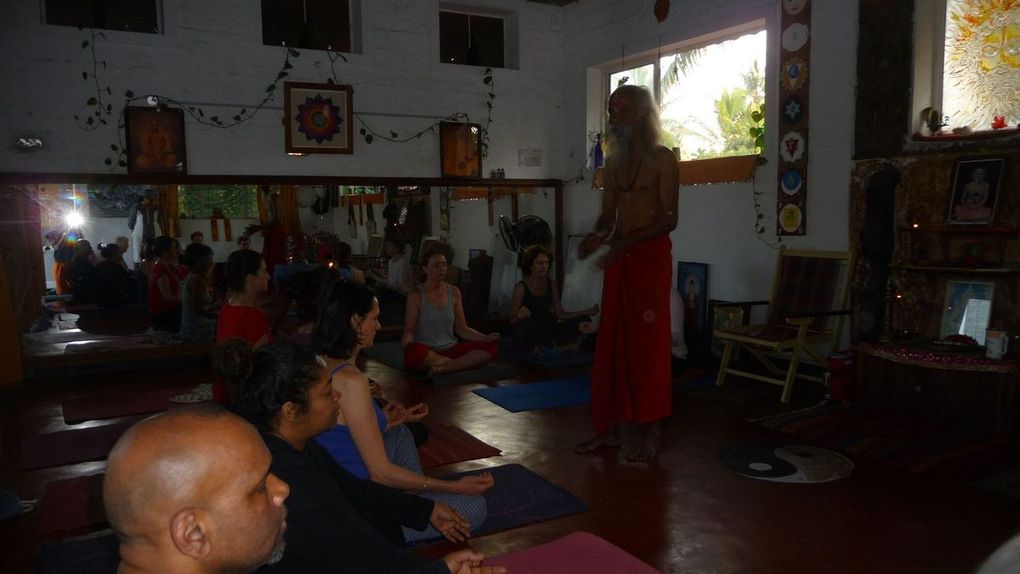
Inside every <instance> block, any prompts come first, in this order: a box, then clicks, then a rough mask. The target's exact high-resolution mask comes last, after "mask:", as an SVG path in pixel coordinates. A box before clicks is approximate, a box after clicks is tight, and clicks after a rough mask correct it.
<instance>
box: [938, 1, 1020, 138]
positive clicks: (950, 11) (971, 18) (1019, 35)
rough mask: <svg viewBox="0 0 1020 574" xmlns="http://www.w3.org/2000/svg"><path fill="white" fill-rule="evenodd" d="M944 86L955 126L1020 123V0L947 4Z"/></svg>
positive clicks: (944, 97) (944, 101)
mask: <svg viewBox="0 0 1020 574" xmlns="http://www.w3.org/2000/svg"><path fill="white" fill-rule="evenodd" d="M942 85H943V94H942V110H943V113H945V114H948V115H949V118H950V123H951V125H952V126H954V127H961V126H970V127H971V128H974V129H979V130H987V129H990V128H991V125H992V121H993V119H994V116H1004V117H1005V120H1006V122H1007V123H1008V124H1009V125H1016V123H1017V122H1018V121H1020V0H946V51H945V60H944V68H943V82H942Z"/></svg>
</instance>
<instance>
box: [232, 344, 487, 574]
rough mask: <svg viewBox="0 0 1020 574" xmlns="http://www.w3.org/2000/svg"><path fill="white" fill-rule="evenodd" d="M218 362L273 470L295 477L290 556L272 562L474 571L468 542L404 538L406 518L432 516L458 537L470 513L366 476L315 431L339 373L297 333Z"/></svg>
mask: <svg viewBox="0 0 1020 574" xmlns="http://www.w3.org/2000/svg"><path fill="white" fill-rule="evenodd" d="M214 363H216V364H217V366H218V367H219V369H220V371H221V373H222V374H223V375H224V376H226V377H228V378H230V379H231V381H232V384H233V385H234V386H235V388H236V389H237V390H238V392H237V393H236V396H235V397H234V400H233V402H232V403H231V409H232V410H233V411H234V412H236V413H238V414H240V415H241V416H243V417H245V418H247V419H248V420H249V421H250V422H251V423H252V424H253V425H255V427H256V428H257V429H259V431H260V432H261V433H262V438H263V440H264V441H265V443H266V446H267V447H268V448H269V452H270V454H271V455H272V457H273V461H272V463H271V466H270V468H269V471H270V472H272V473H273V474H275V475H276V476H277V477H279V478H280V479H281V480H283V481H284V482H286V483H287V484H288V485H289V487H290V495H289V496H288V498H287V534H286V541H287V545H286V549H285V550H284V554H283V559H282V560H280V562H278V563H277V564H275V565H271V566H267V567H265V568H264V570H260V571H264V572H271V573H276V572H295V573H302V574H303V573H315V572H336V573H340V572H343V573H348V572H415V573H422V574H424V573H436V574H439V573H442V574H447V573H448V572H462V571H464V572H466V571H468V570H461V568H462V567H463V566H465V562H467V561H468V560H472V561H477V560H480V559H481V558H482V557H481V556H479V555H477V554H475V553H473V552H470V551H459V552H454V553H453V554H449V555H447V556H445V557H444V558H443V560H442V561H433V562H430V561H428V560H426V559H424V558H419V557H417V556H414V555H412V554H410V553H408V552H406V551H404V550H402V549H400V548H399V546H400V545H402V544H404V538H403V534H402V531H401V526H407V527H410V528H413V529H418V530H423V529H425V528H426V527H428V526H429V525H430V524H431V527H432V528H435V529H436V530H438V531H439V532H441V533H443V536H445V537H446V538H447V539H449V540H450V541H452V542H463V541H464V540H465V538H467V536H468V535H469V530H468V524H467V521H466V520H465V519H464V517H462V516H460V515H459V514H458V513H457V512H456V511H454V510H453V509H451V508H450V507H449V506H447V505H445V504H443V503H442V502H438V501H433V500H428V499H425V498H422V497H419V496H414V495H411V494H406V493H403V492H400V491H398V490H394V489H392V488H389V487H386V486H383V485H381V484H377V483H374V482H372V481H368V480H362V479H359V478H357V477H355V476H354V475H352V474H351V473H349V472H347V471H346V470H344V468H343V467H341V466H340V465H338V464H337V463H336V462H335V461H334V460H333V459H332V457H330V455H329V453H327V452H326V451H325V449H323V448H322V446H320V445H319V444H318V443H317V442H315V441H314V440H312V439H313V438H314V437H315V436H316V435H318V434H319V433H321V432H323V431H325V430H327V429H329V428H330V427H331V426H333V425H334V424H335V421H336V417H337V413H338V412H339V406H338V405H337V398H338V394H337V391H336V390H334V388H333V385H332V378H333V377H332V375H330V371H329V370H328V369H326V368H325V367H324V366H323V362H322V361H321V359H318V358H317V357H316V355H315V354H314V353H313V352H312V351H311V350H310V349H308V348H307V347H302V346H300V345H297V344H294V343H293V342H290V341H280V342H277V343H273V344H271V345H267V346H263V347H262V348H260V349H259V350H257V351H255V352H254V353H252V352H251V350H250V349H249V348H248V346H247V345H245V344H243V343H242V342H240V341H231V342H230V343H227V344H224V345H221V346H220V347H218V348H217V350H216V353H215V355H214Z"/></svg>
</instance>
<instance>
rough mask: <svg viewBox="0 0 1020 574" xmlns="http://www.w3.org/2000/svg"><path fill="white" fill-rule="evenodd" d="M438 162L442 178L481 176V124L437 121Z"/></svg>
mask: <svg viewBox="0 0 1020 574" xmlns="http://www.w3.org/2000/svg"><path fill="white" fill-rule="evenodd" d="M439 163H440V175H441V177H443V178H453V177H456V178H460V177H463V178H479V177H482V126H481V125H480V124H465V123H457V122H439Z"/></svg>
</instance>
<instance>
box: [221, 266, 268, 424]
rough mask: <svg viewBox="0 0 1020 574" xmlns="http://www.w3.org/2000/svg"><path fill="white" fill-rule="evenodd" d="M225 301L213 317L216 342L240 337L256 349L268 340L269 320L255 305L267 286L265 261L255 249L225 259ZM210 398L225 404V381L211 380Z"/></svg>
mask: <svg viewBox="0 0 1020 574" xmlns="http://www.w3.org/2000/svg"><path fill="white" fill-rule="evenodd" d="M227 287H228V288H229V292H228V295H227V301H226V303H225V304H224V305H223V307H222V308H221V309H220V314H219V317H218V318H217V319H216V342H217V343H223V342H225V341H229V340H230V339H242V340H243V341H245V342H246V343H248V344H249V345H251V346H252V347H253V348H255V349H258V348H259V347H261V346H262V345H265V344H266V343H268V342H269V320H268V319H266V314H265V313H263V312H262V309H260V308H259V306H258V301H259V296H260V295H262V294H263V293H265V292H266V290H267V289H268V288H269V273H267V272H266V263H265V261H263V260H262V256H261V255H259V254H258V252H256V251H251V250H238V251H235V252H233V253H231V254H230V256H229V257H228V258H227ZM212 391H213V395H212V399H213V400H214V401H216V402H218V403H220V404H224V405H225V404H227V399H228V396H227V395H228V392H227V384H226V383H225V382H224V381H223V380H222V379H217V381H216V382H215V383H213V388H212Z"/></svg>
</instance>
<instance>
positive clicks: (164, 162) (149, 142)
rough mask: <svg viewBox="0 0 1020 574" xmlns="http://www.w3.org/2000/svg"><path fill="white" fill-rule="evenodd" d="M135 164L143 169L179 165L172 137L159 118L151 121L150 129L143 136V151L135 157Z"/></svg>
mask: <svg viewBox="0 0 1020 574" xmlns="http://www.w3.org/2000/svg"><path fill="white" fill-rule="evenodd" d="M135 165H136V166H138V167H139V168H141V169H159V168H173V167H176V166H177V155H176V154H175V153H174V147H173V144H172V143H171V142H170V137H169V136H167V134H166V132H164V131H163V126H162V124H161V122H160V121H159V120H155V119H153V120H152V121H150V122H149V129H148V131H146V132H145V135H143V136H142V153H140V154H139V155H138V157H136V158H135Z"/></svg>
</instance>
